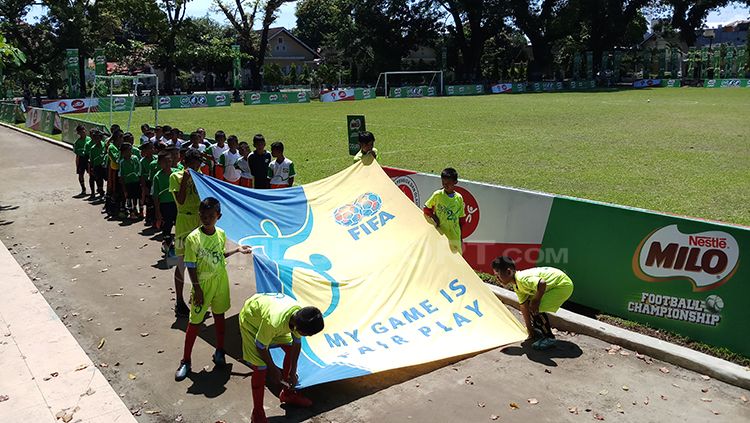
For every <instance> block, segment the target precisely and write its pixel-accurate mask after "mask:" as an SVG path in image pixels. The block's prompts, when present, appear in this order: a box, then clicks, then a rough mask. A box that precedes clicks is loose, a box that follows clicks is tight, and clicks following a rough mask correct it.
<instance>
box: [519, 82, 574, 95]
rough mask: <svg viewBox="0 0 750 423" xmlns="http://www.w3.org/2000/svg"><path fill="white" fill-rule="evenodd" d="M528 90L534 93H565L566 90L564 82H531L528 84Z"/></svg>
mask: <svg viewBox="0 0 750 423" xmlns="http://www.w3.org/2000/svg"><path fill="white" fill-rule="evenodd" d="M526 89H527V91H529V92H534V93H543V92H551V91H563V90H565V84H564V83H563V82H562V81H557V82H554V81H547V82H530V83H529V84H527V86H526Z"/></svg>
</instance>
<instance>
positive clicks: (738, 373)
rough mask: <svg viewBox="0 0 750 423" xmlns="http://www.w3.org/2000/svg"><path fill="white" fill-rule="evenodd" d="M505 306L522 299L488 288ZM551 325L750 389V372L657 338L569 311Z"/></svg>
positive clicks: (554, 315)
mask: <svg viewBox="0 0 750 423" xmlns="http://www.w3.org/2000/svg"><path fill="white" fill-rule="evenodd" d="M487 285H488V286H489V288H490V289H491V290H492V292H493V293H494V294H495V296H497V298H498V299H500V301H502V302H503V303H504V304H506V305H509V306H512V307H514V308H516V309H517V308H518V298H517V297H516V295H515V294H514V293H513V291H509V290H507V289H504V288H501V287H499V286H495V285H492V284H487ZM548 315H549V318H550V323H551V324H552V325H553V326H555V327H557V328H559V329H560V330H564V331H568V332H575V333H580V334H583V335H588V336H591V337H594V338H597V339H600V340H602V341H605V342H609V343H610V344H616V345H619V346H621V347H624V348H627V349H629V350H633V351H637V352H639V353H641V354H646V355H648V356H650V357H651V358H654V359H657V360H662V361H666V362H667V363H671V364H674V365H676V366H679V367H682V368H684V369H688V370H692V371H695V372H698V373H701V374H703V375H707V376H710V377H712V378H714V379H716V380H720V381H722V382H726V383H728V384H730V385H734V386H738V387H740V388H743V389H750V368H745V367H742V366H740V365H737V364H734V363H730V362H728V361H726V360H722V359H720V358H716V357H713V356H710V355H708V354H704V353H702V352H698V351H694V350H691V349H690V348H686V347H682V346H680V345H675V344H672V343H669V342H666V341H662V340H660V339H656V338H654V337H651V336H648V335H643V334H640V333H636V332H631V331H628V330H625V329H622V328H619V327H617V326H613V325H610V324H608V323H604V322H600V321H598V320H595V319H591V318H589V317H585V316H581V315H580V314H576V313H572V312H570V311H568V310H564V309H562V308H561V309H560V310H558V311H557V312H556V313H548Z"/></svg>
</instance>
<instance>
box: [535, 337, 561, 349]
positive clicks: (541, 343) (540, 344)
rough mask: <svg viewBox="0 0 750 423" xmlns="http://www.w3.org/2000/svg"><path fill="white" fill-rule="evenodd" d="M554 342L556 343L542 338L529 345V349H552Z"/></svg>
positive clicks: (550, 339)
mask: <svg viewBox="0 0 750 423" xmlns="http://www.w3.org/2000/svg"><path fill="white" fill-rule="evenodd" d="M556 342H557V341H555V340H554V339H552V338H542V339H540V340H538V341H536V342H534V343H533V344H531V348H533V349H535V350H548V349H550V348H552V347H554V346H555V343H556Z"/></svg>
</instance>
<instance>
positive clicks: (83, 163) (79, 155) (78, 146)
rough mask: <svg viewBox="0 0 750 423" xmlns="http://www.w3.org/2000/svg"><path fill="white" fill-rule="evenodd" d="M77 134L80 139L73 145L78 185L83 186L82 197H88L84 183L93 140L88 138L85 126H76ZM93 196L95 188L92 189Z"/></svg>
mask: <svg viewBox="0 0 750 423" xmlns="http://www.w3.org/2000/svg"><path fill="white" fill-rule="evenodd" d="M76 133H77V134H78V139H77V140H76V141H75V142H74V143H73V153H75V155H76V174H77V175H78V183H79V184H80V185H81V194H80V195H81V196H84V195H86V185H85V184H84V183H83V174H84V173H86V172H87V171H88V168H89V158H88V156H87V155H86V149H87V148H88V146H89V144H90V143H91V138H89V137H88V136H86V127H85V126H83V125H78V126H76ZM91 191H92V194H93V191H94V188H93V186H92V187H91Z"/></svg>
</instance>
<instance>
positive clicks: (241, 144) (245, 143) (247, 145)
mask: <svg viewBox="0 0 750 423" xmlns="http://www.w3.org/2000/svg"><path fill="white" fill-rule="evenodd" d="M243 145H244V146H245V147H247V148H250V145H249V144H248V143H247V142H246V141H242V142H241V143H240V147H242V146H243Z"/></svg>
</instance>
